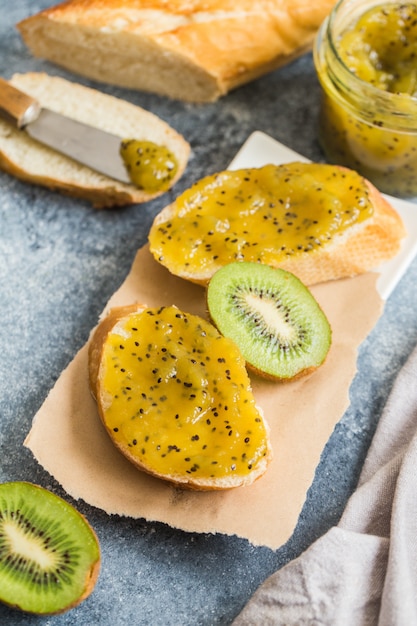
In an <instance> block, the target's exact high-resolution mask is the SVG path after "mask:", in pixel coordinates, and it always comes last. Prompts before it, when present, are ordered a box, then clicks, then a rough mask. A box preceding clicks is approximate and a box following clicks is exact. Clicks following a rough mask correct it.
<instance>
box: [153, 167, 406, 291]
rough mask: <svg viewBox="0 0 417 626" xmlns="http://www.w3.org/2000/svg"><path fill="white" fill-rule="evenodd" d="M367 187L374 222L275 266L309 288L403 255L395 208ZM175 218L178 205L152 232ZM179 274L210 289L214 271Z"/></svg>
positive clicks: (402, 230)
mask: <svg viewBox="0 0 417 626" xmlns="http://www.w3.org/2000/svg"><path fill="white" fill-rule="evenodd" d="M364 180H365V179H364ZM365 183H366V184H367V186H368V188H369V198H370V200H371V202H372V205H373V208H374V213H373V216H372V217H371V218H370V219H368V220H366V221H364V222H362V224H359V225H355V226H352V227H351V228H350V229H348V230H347V231H345V233H344V234H343V235H340V236H338V237H337V238H335V239H334V240H333V241H332V242H330V243H329V245H327V246H321V247H320V248H316V249H314V250H312V251H309V252H303V253H301V254H298V255H294V256H289V257H286V259H285V260H282V257H281V255H280V257H279V259H277V263H276V264H275V265H273V266H274V267H280V268H281V269H284V270H287V271H288V272H291V273H293V274H295V275H296V276H297V277H298V278H299V279H300V280H301V281H302V282H303V283H304V284H305V285H314V284H317V283H321V282H325V281H328V280H335V279H338V278H347V277H352V276H356V275H358V274H363V273H365V272H368V271H371V270H375V269H377V268H378V267H379V266H380V265H381V264H382V263H384V262H385V261H388V260H389V259H391V258H393V257H394V256H395V255H396V254H397V253H398V252H399V250H400V247H401V241H402V239H403V238H404V237H405V235H406V231H405V227H404V224H403V222H402V220H401V217H400V216H399V215H398V213H397V211H396V210H395V209H394V207H393V206H392V205H391V204H390V203H389V202H388V201H387V200H386V199H385V198H384V196H382V194H381V193H380V192H379V191H378V190H377V189H376V188H375V187H374V185H372V184H371V183H370V182H369V181H367V180H365ZM174 215H175V202H173V203H172V204H170V205H168V206H167V207H165V208H164V209H162V211H160V213H159V214H158V215H157V216H156V217H155V220H154V224H153V226H152V228H154V227H155V226H157V225H159V224H163V223H164V222H166V221H168V220H169V219H171V218H172V217H174ZM177 219H178V218H177ZM151 251H152V250H151ZM155 259H156V260H157V261H158V262H161V263H162V264H163V265H165V266H166V267H167V269H168V270H170V267H169V261H164V260H162V261H160V260H159V259H158V258H157V256H156V255H155ZM271 265H272V264H271ZM175 273H176V274H178V275H179V276H180V277H181V278H184V279H186V280H189V281H190V282H193V283H196V284H199V285H207V284H208V282H209V280H210V278H211V276H212V274H213V268H212V267H209V264H207V270H206V272H204V273H201V274H196V273H192V272H190V271H189V268H188V271H187V269H186V268H185V267H184V268H183V270H182V271H179V272H177V270H176V271H175Z"/></svg>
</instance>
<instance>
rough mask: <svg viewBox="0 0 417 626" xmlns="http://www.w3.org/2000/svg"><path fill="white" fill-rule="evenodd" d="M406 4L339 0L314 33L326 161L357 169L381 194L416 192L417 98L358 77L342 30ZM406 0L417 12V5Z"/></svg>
mask: <svg viewBox="0 0 417 626" xmlns="http://www.w3.org/2000/svg"><path fill="white" fill-rule="evenodd" d="M404 4H407V3H404V2H401V3H399V2H398V3H397V2H389V1H388V0H386V2H384V1H382V2H381V0H379V1H376V0H339V2H338V3H337V4H336V5H335V7H334V9H333V11H332V12H331V13H330V15H329V17H328V18H327V19H326V20H325V21H324V23H323V24H322V26H321V28H320V30H319V32H318V34H317V37H316V41H315V46H314V63H315V67H316V71H317V75H318V78H319V81H320V83H321V86H322V92H323V96H322V103H321V110H320V116H319V141H320V144H321V146H322V148H323V150H324V153H325V155H326V158H327V160H328V161H329V162H331V163H336V164H339V165H345V166H347V167H350V168H352V169H355V170H356V171H358V172H359V173H360V174H362V175H363V176H365V177H366V178H368V180H370V181H371V182H373V183H374V185H375V186H376V187H377V188H378V189H379V190H380V191H382V192H385V193H388V194H391V195H395V196H399V197H411V196H417V98H416V97H415V95H408V94H405V93H392V92H389V91H386V90H384V89H381V88H379V87H376V86H375V85H374V84H372V83H371V82H367V81H365V80H363V79H361V78H359V77H358V76H357V75H356V74H355V73H353V71H351V70H350V69H349V68H348V67H347V65H346V64H345V62H344V61H343V60H342V58H341V54H340V53H341V48H340V47H339V44H340V42H339V38H340V35H341V33H343V32H344V31H345V30H346V28H347V27H349V26H352V24H354V23H355V22H356V21H357V20H358V18H359V17H361V16H363V14H364V13H365V12H366V11H368V10H370V9H373V8H374V7H377V6H378V7H383V6H385V7H386V6H388V5H389V6H392V5H396V6H397V7H400V6H404ZM408 4H410V5H412V6H413V7H415V10H416V11H417V4H415V3H408ZM413 10H414V9H413ZM416 63H417V60H416Z"/></svg>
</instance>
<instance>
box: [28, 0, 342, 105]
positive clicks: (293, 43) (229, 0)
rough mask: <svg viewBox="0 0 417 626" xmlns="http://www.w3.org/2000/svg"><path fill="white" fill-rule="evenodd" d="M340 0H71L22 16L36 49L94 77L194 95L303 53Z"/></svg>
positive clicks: (198, 98) (218, 90)
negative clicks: (28, 15) (337, 0)
mask: <svg viewBox="0 0 417 626" xmlns="http://www.w3.org/2000/svg"><path fill="white" fill-rule="evenodd" d="M334 4H335V0H316V1H315V2H312V1H311V0H257V1H256V2H255V1H254V0H171V1H170V2H167V0H123V1H117V0H69V1H68V2H63V3H62V4H59V5H57V6H55V7H52V8H49V9H46V10H44V11H42V12H40V13H36V14H35V15H33V16H31V17H28V18H26V19H24V20H23V21H21V22H20V23H19V24H18V25H17V28H18V29H19V31H20V33H21V35H22V37H23V40H24V41H25V43H26V44H27V46H28V47H29V49H30V50H31V52H32V53H33V54H34V55H35V56H38V57H42V58H44V59H48V60H49V61H52V62H53V63H56V64H58V65H60V66H62V67H65V68H67V69H69V70H71V71H72V72H75V73H76V74H81V75H83V76H87V77H89V78H92V79H94V80H97V81H101V82H104V83H109V84H113V85H119V86H121V87H128V88H131V89H139V90H143V91H149V92H154V93H158V94H161V95H165V96H169V97H171V98H175V99H179V100H185V101H190V102H209V101H214V100H216V99H217V98H219V97H220V96H223V95H224V94H226V93H227V92H228V91H229V90H231V89H233V88H235V87H238V86H239V85H242V84H244V83H247V82H249V81H251V80H253V79H255V78H257V77H259V76H261V75H262V74H265V73H267V72H270V71H272V70H274V69H276V68H277V67H279V66H281V65H283V64H285V63H287V62H289V61H290V60H292V59H294V58H295V57H297V56H299V55H301V54H303V53H304V52H306V51H307V50H309V49H310V48H311V46H312V42H313V39H314V35H315V33H316V31H317V29H318V27H319V26H320V24H321V22H322V20H323V19H324V18H325V17H326V15H327V14H328V13H329V12H330V10H331V8H332V7H333V5H334Z"/></svg>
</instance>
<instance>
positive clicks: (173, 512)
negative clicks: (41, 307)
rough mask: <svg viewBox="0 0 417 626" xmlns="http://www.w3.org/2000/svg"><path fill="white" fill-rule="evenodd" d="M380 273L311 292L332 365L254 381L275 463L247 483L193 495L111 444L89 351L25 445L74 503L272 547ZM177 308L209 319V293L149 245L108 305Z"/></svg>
mask: <svg viewBox="0 0 417 626" xmlns="http://www.w3.org/2000/svg"><path fill="white" fill-rule="evenodd" d="M376 279H377V274H375V273H369V274H364V275H362V276H358V277H355V278H351V279H345V280H339V281H332V282H329V283H325V284H321V285H317V286H315V287H313V288H312V292H313V293H314V295H315V297H316V299H317V300H318V301H319V303H320V304H321V306H322V308H323V309H324V311H325V313H326V315H327V317H328V319H329V321H330V323H331V326H332V330H333V343H332V347H331V349H330V353H329V356H328V358H327V360H326V362H325V364H324V365H323V366H322V367H321V368H320V369H319V370H317V371H316V372H315V373H314V374H313V375H311V376H310V377H308V378H304V379H301V380H298V381H294V382H292V383H286V384H282V383H273V382H269V381H263V380H261V379H260V378H258V377H255V376H252V386H253V390H254V393H255V397H256V400H257V403H258V404H259V405H260V406H261V407H262V409H263V411H264V413H265V416H266V418H267V420H268V422H269V425H270V428H271V442H272V446H273V450H274V458H273V461H272V463H271V464H270V466H269V468H268V470H267V472H266V474H265V475H264V476H263V477H262V478H260V479H259V480H258V481H256V483H254V484H253V485H251V486H249V487H241V488H237V489H233V490H228V491H227V492H191V491H187V490H181V489H178V488H176V487H173V486H171V485H169V484H168V483H165V482H164V481H161V480H158V479H155V478H152V477H151V476H148V475H147V474H145V473H143V472H140V471H139V470H137V469H136V468H134V467H133V466H132V465H131V464H130V463H129V462H128V461H127V460H125V458H124V457H123V456H122V455H121V454H120V453H119V452H118V451H117V450H116V448H115V447H114V446H113V444H112V443H111V441H110V439H109V437H108V435H107V433H106V432H105V430H104V427H103V426H102V425H101V422H100V419H99V417H98V414H97V410H96V405H95V402H94V400H93V399H92V397H91V395H90V392H89V388H88V363H87V351H88V347H87V345H86V346H84V347H83V348H82V349H81V350H80V352H79V353H78V354H77V355H76V357H75V358H74V360H73V361H72V362H71V363H70V365H69V366H68V367H67V368H66V369H65V370H64V372H63V373H62V374H61V376H60V378H59V379H58V381H57V382H56V384H55V386H54V387H53V389H52V390H51V392H50V394H49V395H48V397H47V399H46V400H45V402H44V404H43V405H42V407H41V408H40V410H39V411H38V413H37V414H36V416H35V418H34V420H33V424H32V428H31V431H30V433H29V434H28V436H27V438H26V440H25V442H24V443H25V446H27V447H28V448H29V449H30V450H31V451H32V453H33V454H34V456H35V457H36V459H37V460H38V462H39V463H40V464H41V465H42V466H43V467H44V468H45V469H46V470H47V471H48V472H49V473H50V474H52V475H53V476H54V477H55V479H56V480H57V481H58V482H59V483H60V484H61V485H62V486H63V488H64V489H65V490H66V492H67V493H68V494H70V495H71V496H72V497H73V498H75V499H80V498H81V499H83V500H84V501H85V502H87V503H89V504H91V505H93V506H95V507H98V508H100V509H102V510H104V511H106V512H107V513H109V514H119V515H125V516H130V517H133V518H145V519H147V520H149V521H161V522H164V523H166V524H169V525H171V526H172V527H176V528H181V529H183V530H185V531H193V532H212V533H215V532H216V533H224V534H229V535H232V534H235V535H237V536H240V537H244V538H246V539H248V540H249V541H250V542H251V543H253V544H254V545H264V546H268V547H270V548H272V549H276V548H278V547H279V546H281V545H282V544H283V543H285V541H286V540H287V539H288V538H289V537H290V536H291V534H292V532H293V530H294V528H295V525H296V523H297V519H298V516H299V514H300V511H301V508H302V506H303V503H304V500H305V497H306V492H307V490H308V488H309V486H310V485H311V483H312V481H313V478H314V472H315V468H316V466H317V464H318V462H319V459H320V454H321V452H322V450H323V448H324V446H325V443H326V442H327V439H328V438H329V436H330V434H331V433H332V430H333V429H334V426H335V424H336V423H337V421H338V420H339V419H340V418H341V417H342V415H343V414H344V412H345V410H346V408H347V407H348V405H349V386H350V383H351V381H352V378H353V376H354V374H355V372H356V359H357V349H358V346H359V344H360V343H361V342H362V341H363V339H364V338H365V337H366V335H367V334H368V333H369V331H370V330H371V329H372V327H373V326H374V324H375V322H376V320H377V319H378V317H379V315H380V313H381V310H382V300H381V298H380V297H379V295H378V292H377V289H376ZM132 302H141V303H144V304H147V305H150V306H154V305H162V304H166V305H169V304H176V305H177V306H178V307H179V308H181V309H183V310H184V311H188V312H190V313H197V314H200V315H204V316H205V314H206V308H205V290H204V288H202V287H200V286H198V285H193V284H191V283H188V282H187V281H184V280H182V279H180V278H176V277H174V276H172V275H171V274H169V273H168V272H167V270H165V268H163V267H162V266H160V265H159V264H158V263H156V262H155V261H154V260H153V258H152V256H151V254H150V252H149V249H148V247H147V246H145V247H144V248H142V249H141V250H139V252H138V253H137V255H136V258H135V261H134V263H133V266H132V269H131V272H130V273H129V275H128V276H127V278H126V280H125V282H124V283H123V284H122V286H121V287H120V289H119V290H118V291H117V292H116V293H115V294H114V295H113V297H112V298H111V299H110V301H109V303H108V305H107V307H106V309H105V311H103V315H104V314H105V313H106V311H107V310H108V309H109V308H110V307H111V306H114V305H120V304H128V303H132Z"/></svg>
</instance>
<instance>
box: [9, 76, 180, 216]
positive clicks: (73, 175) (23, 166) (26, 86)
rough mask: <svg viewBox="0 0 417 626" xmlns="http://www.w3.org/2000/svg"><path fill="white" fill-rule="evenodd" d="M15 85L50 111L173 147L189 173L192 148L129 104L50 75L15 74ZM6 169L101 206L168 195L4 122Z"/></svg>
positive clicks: (120, 133)
mask: <svg viewBox="0 0 417 626" xmlns="http://www.w3.org/2000/svg"><path fill="white" fill-rule="evenodd" d="M10 83H11V84H12V85H14V86H16V87H17V88H18V89H21V90H22V91H24V92H26V93H28V94H29V95H31V96H33V97H34V98H36V99H37V100H38V101H39V102H40V104H41V106H44V107H47V108H49V109H52V110H54V111H56V112H57V113H62V114H63V115H67V116H68V117H72V118H74V119H76V120H78V121H81V122H85V123H87V124H91V125H92V126H96V127H98V128H101V129H102V130H105V131H107V132H110V133H113V134H116V135H120V137H121V138H122V139H129V138H135V139H147V140H149V141H153V142H154V143H159V144H161V145H165V146H167V147H168V148H169V149H170V150H171V151H172V152H173V153H174V154H175V156H176V157H177V160H178V164H179V167H178V172H177V174H176V176H175V178H174V179H173V180H172V183H171V186H172V185H174V184H175V183H176V181H177V180H178V179H179V178H180V176H181V175H182V174H183V172H184V170H185V167H186V165H187V161H188V157H189V153H190V146H189V144H188V142H187V141H186V140H185V139H184V138H183V137H182V136H181V135H180V134H179V133H177V132H176V131H175V130H174V129H173V128H171V127H170V126H169V125H168V124H167V123H166V122H164V121H163V120H161V119H159V118H158V117H157V116H156V115H154V114H153V113H150V112H149V111H145V110H144V109H142V108H140V107H137V106H135V105H133V104H131V103H129V102H126V101H124V100H121V99H119V98H115V97H113V96H110V95H107V94H104V93H101V92H99V91H96V90H94V89H90V88H88V87H84V86H83V85H78V84H76V83H72V82H69V81H67V80H64V79H63V78H59V77H52V76H48V75H47V74H45V73H28V74H15V75H14V76H13V77H12V78H11V80H10ZM0 167H1V168H2V169H3V170H5V171H6V172H8V173H9V174H11V175H13V176H16V177H17V178H20V179H21V180H24V181H26V182H30V183H36V184H40V185H43V186H45V187H48V188H50V189H54V190H58V191H61V192H63V193H66V194H68V195H72V196H75V197H78V198H83V199H85V200H88V201H90V202H91V203H92V204H93V206H95V207H96V208H102V207H112V206H123V205H126V204H133V203H143V202H147V201H149V200H152V199H153V198H156V197H157V196H160V195H161V194H162V193H163V192H157V193H148V192H145V191H143V190H142V189H138V188H137V187H136V186H134V185H133V184H132V185H129V184H125V183H121V182H118V181H116V180H113V179H111V178H109V177H107V176H105V175H103V174H99V173H98V172H95V171H93V170H91V169H90V168H89V167H86V166H84V165H81V164H79V163H76V162H75V161H73V160H72V159H70V158H68V157H65V156H64V155H61V154H59V153H57V152H55V151H54V150H53V149H51V148H48V147H47V146H44V145H42V144H40V143H39V142H37V141H35V140H34V139H32V138H31V137H30V136H29V135H28V134H27V133H26V132H25V131H24V130H18V129H16V128H14V127H13V126H12V125H11V124H9V123H8V122H6V121H4V120H0Z"/></svg>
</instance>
